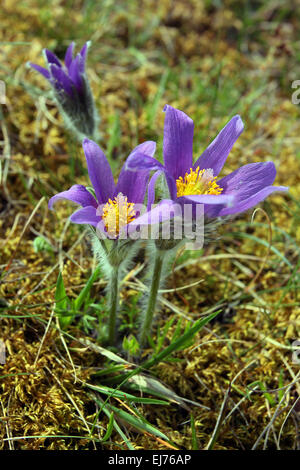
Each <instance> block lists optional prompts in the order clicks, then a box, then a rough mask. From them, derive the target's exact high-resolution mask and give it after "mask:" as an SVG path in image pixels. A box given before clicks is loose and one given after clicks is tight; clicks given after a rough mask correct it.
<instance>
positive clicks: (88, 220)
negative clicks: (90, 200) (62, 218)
mask: <svg viewBox="0 0 300 470" xmlns="http://www.w3.org/2000/svg"><path fill="white" fill-rule="evenodd" d="M70 220H71V222H73V223H74V224H89V225H93V226H94V227H97V225H98V223H99V222H100V221H101V219H100V217H99V216H98V215H97V214H96V208H95V207H93V206H86V207H83V208H82V209H79V210H78V211H76V212H74V214H72V215H71V217H70Z"/></svg>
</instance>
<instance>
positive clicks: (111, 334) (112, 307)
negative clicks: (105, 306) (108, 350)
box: [108, 266, 119, 346]
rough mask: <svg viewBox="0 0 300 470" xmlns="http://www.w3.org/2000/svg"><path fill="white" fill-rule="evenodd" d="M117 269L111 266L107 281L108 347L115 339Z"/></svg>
mask: <svg viewBox="0 0 300 470" xmlns="http://www.w3.org/2000/svg"><path fill="white" fill-rule="evenodd" d="M118 294H119V267H118V266H112V267H111V274H110V280H109V326H108V342H109V345H110V346H113V345H114V344H115V339H116V319H117V309H118V297H119V295H118Z"/></svg>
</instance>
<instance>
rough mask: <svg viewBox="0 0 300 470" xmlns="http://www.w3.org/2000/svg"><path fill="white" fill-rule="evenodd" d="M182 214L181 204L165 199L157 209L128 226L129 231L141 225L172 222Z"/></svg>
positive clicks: (146, 213)
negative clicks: (171, 220)
mask: <svg viewBox="0 0 300 470" xmlns="http://www.w3.org/2000/svg"><path fill="white" fill-rule="evenodd" d="M181 214H182V209H181V206H180V204H177V203H176V202H174V201H171V200H170V199H163V200H162V201H161V202H160V203H159V204H158V205H157V206H156V207H154V208H153V209H151V210H150V211H147V212H145V213H144V214H142V215H141V216H139V217H137V218H136V219H134V220H133V221H132V222H130V224H128V229H129V231H131V229H134V228H135V227H138V226H140V225H152V224H159V223H161V222H165V221H166V220H170V219H172V218H173V217H176V216H181Z"/></svg>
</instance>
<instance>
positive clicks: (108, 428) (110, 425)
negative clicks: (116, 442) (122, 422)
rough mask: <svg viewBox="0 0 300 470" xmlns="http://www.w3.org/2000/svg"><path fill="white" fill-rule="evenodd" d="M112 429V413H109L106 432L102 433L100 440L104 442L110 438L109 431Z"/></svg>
mask: <svg viewBox="0 0 300 470" xmlns="http://www.w3.org/2000/svg"><path fill="white" fill-rule="evenodd" d="M113 429H114V414H113V413H111V415H110V417H109V421H108V426H107V430H106V433H105V434H104V436H103V439H102V440H101V442H105V441H107V440H108V439H109V438H110V436H111V433H112V432H113Z"/></svg>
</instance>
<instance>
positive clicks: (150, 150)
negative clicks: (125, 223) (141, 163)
mask: <svg viewBox="0 0 300 470" xmlns="http://www.w3.org/2000/svg"><path fill="white" fill-rule="evenodd" d="M155 149H156V143H155V142H152V141H147V142H143V143H142V144H140V145H138V146H137V147H136V148H135V149H134V150H133V151H132V152H131V153H130V155H129V157H128V158H127V160H126V162H125V163H124V165H123V168H122V170H121V172H120V176H119V179H118V183H117V187H116V190H115V196H116V195H117V194H119V193H123V194H124V195H126V196H127V198H128V202H134V203H137V204H139V203H142V202H143V201H144V199H145V193H146V189H147V181H148V178H149V172H150V170H148V169H146V170H142V171H137V172H134V171H131V170H129V169H128V168H127V161H128V159H129V158H134V157H135V158H137V159H138V160H139V159H140V160H143V159H144V158H147V157H148V156H149V157H150V158H151V157H152V155H154V153H155Z"/></svg>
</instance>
